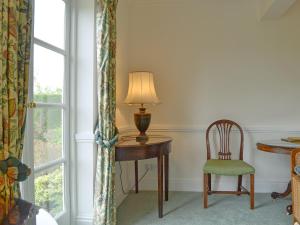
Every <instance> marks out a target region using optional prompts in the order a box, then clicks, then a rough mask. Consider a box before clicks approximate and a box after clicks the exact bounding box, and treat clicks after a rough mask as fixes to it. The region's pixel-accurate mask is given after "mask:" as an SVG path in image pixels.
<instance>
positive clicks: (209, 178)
mask: <svg viewBox="0 0 300 225" xmlns="http://www.w3.org/2000/svg"><path fill="white" fill-rule="evenodd" d="M207 176H208V180H207V181H208V191H209V192H208V194H210V192H211V174H210V173H209V174H208V175H207Z"/></svg>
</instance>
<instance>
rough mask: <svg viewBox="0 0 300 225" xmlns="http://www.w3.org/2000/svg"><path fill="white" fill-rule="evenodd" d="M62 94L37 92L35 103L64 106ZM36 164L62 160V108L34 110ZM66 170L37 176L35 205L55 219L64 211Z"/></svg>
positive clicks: (51, 171) (45, 91) (58, 92)
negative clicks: (64, 174)
mask: <svg viewBox="0 0 300 225" xmlns="http://www.w3.org/2000/svg"><path fill="white" fill-rule="evenodd" d="M61 96H62V92H61V90H56V91H49V90H43V91H41V90H39V89H38V90H37V91H36V92H35V94H34V101H35V102H43V103H61ZM33 122H34V163H35V166H40V165H43V164H45V163H49V162H51V161H53V160H56V159H59V158H61V157H62V111H61V109H59V108H37V109H35V110H34V116H33ZM62 175H63V167H59V168H55V169H52V170H48V171H47V173H43V174H41V175H39V174H37V176H36V178H35V203H36V204H37V205H38V206H41V207H43V208H44V209H46V210H48V211H49V212H50V213H51V214H52V215H54V216H55V215H57V214H59V213H60V212H62V211H63V176H62Z"/></svg>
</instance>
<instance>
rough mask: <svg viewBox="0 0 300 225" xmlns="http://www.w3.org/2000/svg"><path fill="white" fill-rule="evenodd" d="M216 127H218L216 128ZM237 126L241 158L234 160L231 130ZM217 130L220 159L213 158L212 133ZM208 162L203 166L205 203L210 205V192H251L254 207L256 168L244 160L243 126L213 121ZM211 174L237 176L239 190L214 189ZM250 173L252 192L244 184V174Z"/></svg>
mask: <svg viewBox="0 0 300 225" xmlns="http://www.w3.org/2000/svg"><path fill="white" fill-rule="evenodd" d="M214 128H216V129H214ZM233 128H235V129H236V130H237V131H238V133H240V135H238V136H239V139H240V145H239V159H238V160H232V159H231V156H232V153H231V146H230V140H231V136H230V135H231V131H232V130H233ZM213 129H214V130H215V131H216V137H217V138H218V141H219V149H216V150H217V151H218V159H211V144H210V133H211V132H212V131H213ZM206 148H207V162H206V163H205V165H204V167H203V173H204V182H203V205H204V208H207V207H208V195H210V194H237V195H240V194H250V208H251V209H254V174H255V169H254V168H253V167H252V166H251V165H249V164H248V163H246V162H244V161H243V148H244V134H243V130H242V128H241V127H240V126H239V125H238V124H237V123H235V122H234V121H231V120H224V119H223V120H218V121H215V122H214V123H212V124H211V125H210V126H209V127H208V128H207V131H206ZM211 174H215V175H221V176H237V177H238V185H237V191H212V189H211ZM247 174H250V193H249V191H248V190H247V189H245V188H244V187H243V186H242V176H243V175H247Z"/></svg>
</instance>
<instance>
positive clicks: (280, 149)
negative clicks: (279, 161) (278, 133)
mask: <svg viewBox="0 0 300 225" xmlns="http://www.w3.org/2000/svg"><path fill="white" fill-rule="evenodd" d="M256 146H257V149H258V150H261V151H265V152H271V153H278V154H290V153H291V152H292V150H294V149H300V144H296V143H292V142H287V141H282V140H265V141H260V142H258V143H257V144H256Z"/></svg>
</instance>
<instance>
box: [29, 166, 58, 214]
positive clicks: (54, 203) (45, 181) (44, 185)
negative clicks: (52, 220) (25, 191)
mask: <svg viewBox="0 0 300 225" xmlns="http://www.w3.org/2000/svg"><path fill="white" fill-rule="evenodd" d="M34 186H35V204H37V205H38V206H40V207H42V208H44V209H46V210H47V211H48V212H49V213H51V214H52V215H53V216H56V215H58V214H59V213H60V212H62V211H63V209H64V201H63V199H64V196H63V190H64V182H63V166H60V167H56V168H54V169H50V170H48V171H45V172H43V173H40V174H36V177H35V180H34Z"/></svg>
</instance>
